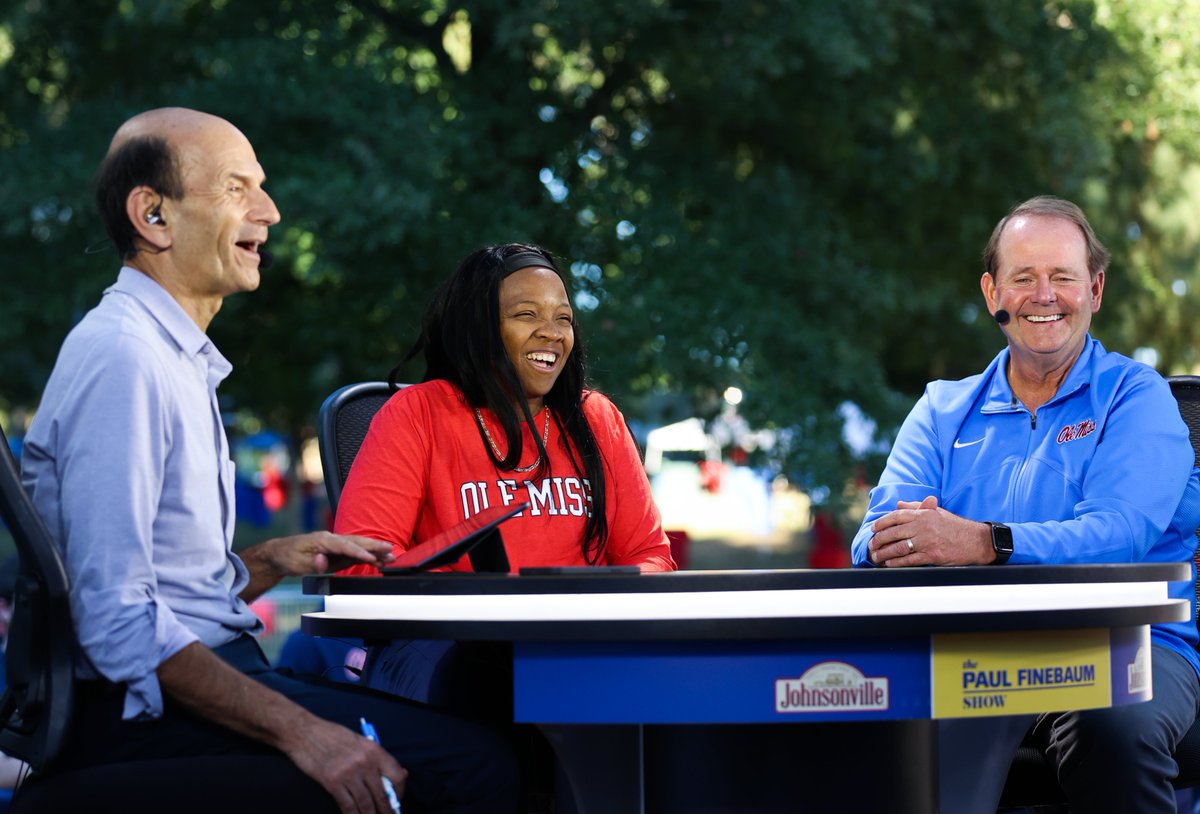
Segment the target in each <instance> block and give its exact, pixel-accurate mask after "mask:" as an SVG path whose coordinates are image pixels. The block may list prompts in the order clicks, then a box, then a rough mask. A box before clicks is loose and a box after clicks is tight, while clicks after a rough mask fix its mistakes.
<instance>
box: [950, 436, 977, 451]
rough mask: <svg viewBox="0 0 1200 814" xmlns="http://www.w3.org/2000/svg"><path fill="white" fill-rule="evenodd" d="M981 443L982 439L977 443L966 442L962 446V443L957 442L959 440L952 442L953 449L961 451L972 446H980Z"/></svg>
mask: <svg viewBox="0 0 1200 814" xmlns="http://www.w3.org/2000/svg"><path fill="white" fill-rule="evenodd" d="M982 443H983V439H982V438H980V439H979V440H978V441H967V442H966V443H965V444H964V443H963V442H962V441H959V440H957V439H956V440H955V441H954V448H955V449H962V448H963V447H973V446H975V445H976V444H982Z"/></svg>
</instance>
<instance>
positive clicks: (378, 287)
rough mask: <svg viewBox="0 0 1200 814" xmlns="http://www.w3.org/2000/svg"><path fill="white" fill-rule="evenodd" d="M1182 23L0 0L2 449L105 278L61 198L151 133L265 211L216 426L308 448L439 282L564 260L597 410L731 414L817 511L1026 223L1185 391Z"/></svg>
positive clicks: (1190, 312)
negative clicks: (1087, 254) (215, 165)
mask: <svg viewBox="0 0 1200 814" xmlns="http://www.w3.org/2000/svg"><path fill="white" fill-rule="evenodd" d="M1198 21H1200V2H1197V0H1136V2H1135V0H1127V1H1124V2H1123V1H1122V0H1097V1H1096V2H1090V1H1087V0H1065V1H1063V2H1058V1H1056V0H1050V1H1049V2H1047V1H1046V0H1041V1H1039V2H1035V1H1033V0H1002V1H1001V2H995V0H856V1H855V2H852V3H829V2H823V1H822V0H691V1H687V0H628V1H627V2H611V3H610V2H604V3H597V2H582V1H581V0H522V1H521V2H512V0H462V1H461V2H460V1H459V0H362V1H361V2H345V1H343V2H328V1H326V0H323V1H322V2H317V1H316V0H312V1H311V2H310V1H309V0H239V1H238V2H236V3H234V2H230V1H229V0H179V1H178V2H166V1H165V0H120V1H119V2H110V1H109V0H103V1H101V0H9V2H8V3H6V4H5V5H4V8H3V10H0V99H2V100H3V108H2V110H0V241H2V243H0V246H2V247H0V290H2V291H3V294H2V295H0V415H2V416H3V418H4V420H5V422H6V425H5V428H6V430H7V431H9V432H10V434H16V435H19V434H20V431H21V426H22V422H23V421H24V420H25V417H26V416H27V415H28V414H29V412H30V411H31V410H32V409H34V408H35V407H36V403H37V399H38V396H39V393H40V391H41V388H42V386H43V384H44V383H45V380H46V377H47V376H48V374H49V369H50V366H51V364H52V363H53V359H54V356H55V353H56V351H57V349H58V346H59V344H60V342H61V340H62V338H63V336H64V335H65V334H66V332H67V331H68V330H69V329H70V328H71V326H72V325H73V324H74V323H75V322H76V321H77V320H78V319H79V317H80V316H81V315H82V314H83V313H84V312H85V311H86V310H87V309H88V308H90V307H91V306H92V305H93V304H94V303H95V302H96V301H97V299H98V298H99V295H100V292H101V291H102V290H103V288H104V287H105V286H106V285H107V284H109V282H111V281H112V280H113V279H114V277H115V273H116V265H117V264H116V262H115V260H116V258H115V255H114V254H113V253H112V252H111V250H110V249H108V247H106V246H105V245H104V242H103V241H104V233H103V229H102V227H101V225H100V223H99V220H98V218H97V217H96V215H95V214H94V211H93V206H92V204H91V192H90V179H91V175H92V172H93V171H94V168H95V166H96V164H97V163H98V161H99V159H100V157H101V156H102V155H103V153H104V151H105V149H106V147H107V144H108V140H109V138H110V137H111V135H112V133H113V131H114V130H115V129H116V127H117V126H118V125H119V124H120V123H121V122H122V121H123V120H124V119H126V118H127V117H128V116H130V115H132V114H134V113H136V112H139V111H141V110H144V109H148V108H152V107H158V106H164V105H184V106H190V107H196V108H200V109H203V110H206V111H210V112H212V113H216V114H219V115H221V116H224V117H226V118H228V119H229V120H230V121H232V122H233V123H235V124H236V125H237V126H239V127H240V128H241V129H242V130H243V131H244V132H245V133H246V134H247V135H248V136H249V137H250V139H251V141H252V142H253V143H254V144H255V146H256V149H257V151H258V156H259V159H260V161H261V162H262V164H263V165H264V167H265V168H266V171H267V174H268V185H269V189H270V190H271V192H272V194H273V195H274V197H275V199H276V201H277V202H278V204H279V207H280V209H281V210H282V213H283V222H282V224H281V225H280V226H279V227H277V228H276V229H275V230H273V233H272V239H271V248H272V249H273V250H274V252H275V253H276V256H277V262H276V265H275V267H274V268H273V269H271V271H270V272H268V273H267V274H266V275H264V281H263V285H262V287H261V288H260V290H259V291H258V292H257V293H254V294H251V295H241V296H237V297H234V298H231V299H230V300H229V301H228V302H227V303H226V305H225V308H224V310H223V311H222V313H221V314H220V315H219V316H218V317H217V319H216V320H215V321H214V323H213V326H212V329H211V333H212V335H213V336H214V338H215V339H216V341H217V343H218V345H219V346H220V347H221V348H222V350H223V352H224V353H225V354H226V355H227V356H228V357H229V358H230V359H231V361H233V363H234V365H235V369H236V370H235V374H234V375H233V376H232V377H231V378H230V379H229V380H228V381H227V382H226V384H225V385H224V386H223V388H222V392H223V394H224V397H225V398H226V399H227V400H228V404H229V409H230V413H231V415H233V416H234V417H235V418H236V421H235V423H239V422H240V424H241V425H242V427H243V429H245V430H246V431H247V432H251V431H253V430H255V429H257V428H258V427H262V426H266V427H272V428H275V429H277V430H279V431H280V432H282V433H283V434H284V435H285V437H287V438H291V439H295V440H296V441H297V442H299V441H300V440H303V439H304V438H305V437H309V436H311V434H312V430H311V427H312V424H313V422H314V420H315V414H316V410H317V407H318V406H319V405H320V403H321V401H322V400H323V398H324V397H325V396H326V395H327V394H328V393H329V392H331V391H332V390H333V389H335V388H336V387H337V386H339V385H341V384H344V383H348V382H352V381H357V380H363V379H377V378H383V377H385V376H386V373H387V371H388V370H389V368H390V367H391V366H392V365H393V364H394V363H395V361H396V360H397V359H398V357H399V356H400V354H401V353H402V352H403V350H405V349H406V348H407V346H408V344H409V343H410V342H411V341H412V340H413V339H414V338H415V335H416V332H417V322H418V315H419V313H420V310H421V308H422V306H423V304H424V302H425V300H426V298H427V297H428V296H429V295H430V294H431V292H432V290H433V287H434V285H435V284H436V282H437V281H438V280H440V279H441V278H443V277H444V276H445V275H446V274H448V273H449V271H450V270H451V269H452V268H453V267H454V265H455V264H456V262H457V260H458V259H459V258H461V257H462V256H463V255H465V254H466V253H467V252H468V251H470V250H471V249H473V248H474V247H476V246H479V245H482V244H484V243H489V242H497V241H510V240H526V241H533V242H537V243H540V244H542V245H544V246H546V247H548V248H550V249H551V250H552V251H554V252H556V253H558V254H559V255H561V256H562V257H563V258H564V260H565V263H566V265H567V267H569V268H570V270H571V272H572V279H573V281H574V286H575V296H576V304H577V306H578V311H579V316H580V320H581V323H582V330H583V333H584V335H585V338H586V340H587V343H588V352H589V356H590V361H591V369H592V376H593V380H594V384H595V385H596V386H597V387H598V388H599V389H601V390H604V391H605V392H607V393H609V394H611V395H612V396H613V397H614V399H615V400H616V401H617V403H618V404H619V405H620V406H621V407H622V408H623V410H624V411H625V412H626V414H627V416H629V417H630V418H631V419H633V420H634V421H635V422H638V423H639V425H640V426H644V427H653V426H657V425H661V424H664V423H668V422H671V421H674V420H676V419H679V418H682V417H685V416H700V417H702V418H706V419H708V418H713V417H715V416H717V415H718V413H719V412H720V411H721V410H722V409H725V407H726V404H725V401H724V400H723V399H722V394H723V393H725V392H726V391H727V389H728V388H730V387H735V388H737V389H738V392H739V393H740V394H741V402H740V404H739V405H738V411H739V413H740V416H741V418H742V419H744V420H745V422H747V424H748V425H749V426H751V427H753V428H755V429H768V430H774V431H775V433H774V436H773V438H774V444H773V446H771V447H770V448H769V449H759V450H757V451H755V452H754V456H755V457H754V459H753V460H752V461H751V463H753V464H755V465H757V466H759V467H762V468H764V469H766V470H768V471H769V472H772V473H777V474H781V475H783V476H786V478H787V479H788V480H789V482H790V483H792V484H795V485H797V486H798V487H799V488H801V489H802V490H804V491H805V492H806V493H807V494H809V495H811V496H813V497H814V498H815V500H816V502H817V503H818V504H834V505H835V506H836V505H837V504H838V503H839V500H840V499H841V498H842V497H843V495H844V494H845V493H846V492H845V485H846V484H847V483H855V482H856V481H857V482H859V483H860V484H861V482H862V481H864V480H867V481H869V480H870V479H871V478H874V477H875V476H876V475H877V473H878V472H879V470H880V468H881V466H882V457H881V456H882V455H883V454H885V453H886V450H887V448H888V444H889V442H890V439H891V437H892V435H893V433H894V431H895V428H896V427H897V425H898V422H899V421H900V420H901V419H902V418H903V416H904V415H905V413H906V412H907V410H908V408H909V407H910V406H911V404H912V403H913V401H914V400H915V399H916V397H917V396H918V395H919V394H920V391H921V388H922V386H923V385H924V383H925V382H926V381H927V380H929V379H931V378H938V377H960V376H963V375H967V374H970V373H974V372H977V371H978V370H980V369H982V367H983V366H984V365H985V364H986V362H987V360H988V359H989V358H990V357H991V356H992V355H993V354H994V353H995V352H996V351H997V350H999V348H1000V347H1001V344H1002V342H1001V337H1000V336H999V334H998V332H997V329H996V327H995V325H994V323H993V322H992V321H991V320H990V319H989V317H988V314H987V312H986V310H985V309H984V308H983V307H982V298H981V296H980V294H979V288H978V280H979V276H980V273H981V266H980V263H979V259H978V257H979V253H980V251H981V249H982V247H983V244H984V242H985V240H986V238H987V236H988V234H989V233H990V230H991V227H992V226H993V224H994V223H995V222H996V221H997V220H998V219H999V218H1000V217H1001V216H1002V215H1003V214H1004V213H1005V211H1006V210H1007V209H1008V208H1009V207H1010V206H1011V205H1013V204H1014V203H1016V202H1018V201H1020V200H1023V199H1025V198H1027V197H1030V196H1032V195H1036V194H1040V193H1053V194H1057V195H1062V196H1064V197H1067V198H1071V199H1073V200H1076V201H1077V202H1079V203H1080V204H1081V205H1082V206H1083V207H1084V209H1085V210H1086V211H1087V212H1088V214H1089V216H1090V217H1091V218H1092V219H1093V222H1094V224H1095V225H1096V227H1097V231H1098V232H1099V233H1100V235H1101V237H1102V239H1103V240H1105V241H1106V242H1107V244H1108V245H1109V246H1110V248H1111V249H1112V250H1113V252H1114V256H1115V259H1114V262H1113V266H1112V270H1111V271H1110V275H1109V278H1108V296H1106V297H1105V302H1104V306H1105V307H1104V310H1103V312H1102V313H1101V314H1100V316H1099V318H1098V319H1097V321H1096V323H1095V332H1096V334H1097V335H1098V336H1099V337H1100V338H1101V339H1102V340H1103V341H1104V342H1105V343H1106V344H1107V345H1108V346H1109V348H1110V349H1112V350H1117V351H1121V352H1123V353H1126V354H1133V355H1136V356H1137V358H1140V359H1143V360H1145V361H1148V362H1150V363H1151V364H1154V365H1156V366H1157V367H1158V368H1159V369H1160V370H1161V371H1163V372H1164V373H1174V372H1181V371H1189V370H1192V369H1194V368H1195V367H1196V366H1197V352H1198V347H1200V343H1198V342H1197V339H1198V337H1197V332H1198V331H1200V328H1198V327H1197V326H1198V322H1200V321H1198V320H1197V312H1198V310H1200V297H1198V296H1197V294H1198V293H1200V274H1198V268H1197V241H1198V240H1200V164H1197V157H1198V152H1200V128H1198V124H1200V63H1198V62H1197V56H1196V55H1197V54H1200V22H1198ZM93 249H98V250H99V251H92V250H93ZM1192 288H1198V292H1192V291H1191V289H1192ZM420 374H421V370H420V368H419V366H414V368H413V369H411V370H410V371H408V372H407V374H406V375H404V376H402V378H406V379H409V380H413V379H416V378H418V377H419V376H420ZM851 405H853V407H851ZM848 416H858V417H859V418H860V419H861V420H856V421H855V425H856V430H855V432H854V433H851V434H848V433H846V432H845V431H844V423H845V421H846V419H847V417H848ZM293 452H294V453H295V454H294V455H293V458H296V459H298V458H299V454H298V449H295V450H293Z"/></svg>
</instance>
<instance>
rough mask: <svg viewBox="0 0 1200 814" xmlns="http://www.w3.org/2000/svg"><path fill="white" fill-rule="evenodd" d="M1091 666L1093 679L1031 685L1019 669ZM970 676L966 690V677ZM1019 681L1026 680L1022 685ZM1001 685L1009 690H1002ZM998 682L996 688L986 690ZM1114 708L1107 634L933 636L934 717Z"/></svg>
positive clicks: (1080, 669) (1081, 669) (1059, 632)
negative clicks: (968, 674) (1078, 681)
mask: <svg viewBox="0 0 1200 814" xmlns="http://www.w3.org/2000/svg"><path fill="white" fill-rule="evenodd" d="M1053 667H1063V668H1069V669H1072V670H1073V671H1074V672H1077V673H1078V672H1084V673H1086V672H1087V668H1089V667H1090V668H1091V669H1092V671H1093V673H1094V680H1092V681H1090V682H1087V685H1085V684H1084V683H1082V682H1080V683H1062V684H1048V685H1040V686H1032V685H1030V683H1029V681H1028V678H1029V676H1028V674H1022V673H1021V672H1020V671H1021V670H1023V669H1026V670H1028V669H1041V668H1053ZM968 671H969V672H970V673H972V674H973V676H970V677H968V680H967V684H968V686H966V687H964V686H963V684H964V673H966V672H968ZM1022 678H1024V679H1026V680H1025V681H1024V682H1022V680H1021V679H1022ZM1005 683H1007V684H1008V686H1003V685H1004V684H1005ZM990 684H996V685H998V686H989V685H990ZM1111 704H1112V676H1111V669H1110V658H1109V631H1108V630H1107V629H1089V630H1050V631H1026V632H1018V633H1011V632H1009V633H945V634H940V635H936V636H934V637H933V717H934V718H973V717H982V716H991V715H1024V714H1027V713H1033V712H1052V711H1055V710H1068V709H1094V708H1098V707H1107V706H1111Z"/></svg>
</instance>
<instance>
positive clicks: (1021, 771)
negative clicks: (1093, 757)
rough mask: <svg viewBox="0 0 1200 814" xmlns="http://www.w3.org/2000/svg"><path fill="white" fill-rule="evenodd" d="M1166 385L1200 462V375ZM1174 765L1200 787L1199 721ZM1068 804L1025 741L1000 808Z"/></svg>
mask: <svg viewBox="0 0 1200 814" xmlns="http://www.w3.org/2000/svg"><path fill="white" fill-rule="evenodd" d="M1167 382H1168V383H1169V384H1170V385H1171V393H1172V394H1173V395H1174V396H1175V400H1176V402H1178V404H1179V413H1180V415H1182V416H1183V421H1184V423H1185V424H1187V428H1188V434H1189V435H1190V436H1191V439H1192V449H1193V450H1195V453H1196V456H1197V458H1198V459H1200V376H1170V377H1168V378H1167ZM1196 537H1197V540H1200V529H1197V530H1196ZM1196 565H1197V578H1196V597H1197V600H1198V602H1197V607H1198V608H1200V551H1197V553H1196ZM1175 762H1176V763H1178V764H1179V775H1178V776H1177V777H1176V778H1175V779H1174V780H1173V781H1172V783H1173V784H1174V786H1175V788H1177V789H1186V788H1189V787H1191V786H1197V785H1200V721H1197V722H1196V723H1194V724H1192V728H1191V729H1189V730H1188V731H1187V734H1185V735H1184V736H1183V740H1181V741H1180V742H1179V744H1178V745H1177V746H1176V747H1175ZM1066 802H1067V798H1066V796H1065V795H1064V794H1063V791H1062V788H1061V787H1060V786H1059V785H1058V779H1057V778H1056V776H1055V772H1054V768H1053V767H1052V766H1051V765H1050V763H1049V762H1048V761H1047V760H1046V758H1045V756H1044V755H1043V754H1042V751H1041V749H1039V748H1038V747H1037V746H1035V745H1033V744H1032V743H1030V742H1028V741H1025V742H1022V743H1021V745H1020V747H1019V748H1018V749H1017V753H1016V755H1014V756H1013V762H1012V766H1010V767H1009V770H1008V779H1007V780H1006V781H1005V783H1004V791H1003V793H1002V794H1001V795H1000V807H1001V808H1002V809H1003V808H1027V807H1035V806H1054V805H1065V804H1066Z"/></svg>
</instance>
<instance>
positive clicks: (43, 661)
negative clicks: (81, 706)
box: [0, 431, 75, 771]
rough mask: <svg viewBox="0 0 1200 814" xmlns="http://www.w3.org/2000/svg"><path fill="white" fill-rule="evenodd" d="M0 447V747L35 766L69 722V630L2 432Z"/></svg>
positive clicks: (56, 563)
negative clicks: (9, 570)
mask: <svg viewBox="0 0 1200 814" xmlns="http://www.w3.org/2000/svg"><path fill="white" fill-rule="evenodd" d="M0 447H3V450H2V451H0V457H2V458H3V462H0V515H3V517H4V522H5V524H6V525H7V526H8V529H9V532H10V533H11V534H12V538H13V542H14V543H15V544H16V547H17V554H18V556H19V558H20V566H19V568H18V570H17V578H16V582H15V584H14V587H13V613H12V621H11V623H10V624H9V629H8V645H7V649H6V650H5V654H4V663H5V670H6V672H7V674H8V686H7V687H6V688H5V690H4V695H3V697H2V698H0V751H3V752H5V753H6V754H8V755H12V756H13V757H17V758H20V759H21V760H23V761H25V762H26V763H28V764H29V765H30V767H31V768H33V769H34V770H35V771H43V770H44V769H46V768H47V767H48V766H50V765H51V764H52V763H53V761H54V758H55V756H56V755H57V754H58V752H59V749H60V748H61V747H62V744H63V741H64V739H65V738H66V736H67V727H68V724H69V723H70V720H71V710H72V708H73V705H74V680H75V677H74V669H73V662H72V659H74V652H73V649H74V643H75V628H74V627H73V626H72V624H71V609H70V599H69V593H68V583H67V571H66V568H65V567H64V566H63V562H62V558H61V557H59V555H58V549H57V548H55V547H54V542H53V541H52V540H51V539H50V533H49V532H48V531H47V530H46V527H45V526H44V525H43V524H42V519H41V517H39V516H38V514H37V511H36V510H35V509H34V508H33V504H32V503H31V502H30V501H29V498H28V497H27V496H26V494H25V490H24V488H23V487H22V486H21V476H20V472H19V471H18V470H17V465H16V461H14V460H13V458H12V454H11V453H10V452H9V446H8V439H7V438H5V436H4V433H3V431H0Z"/></svg>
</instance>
